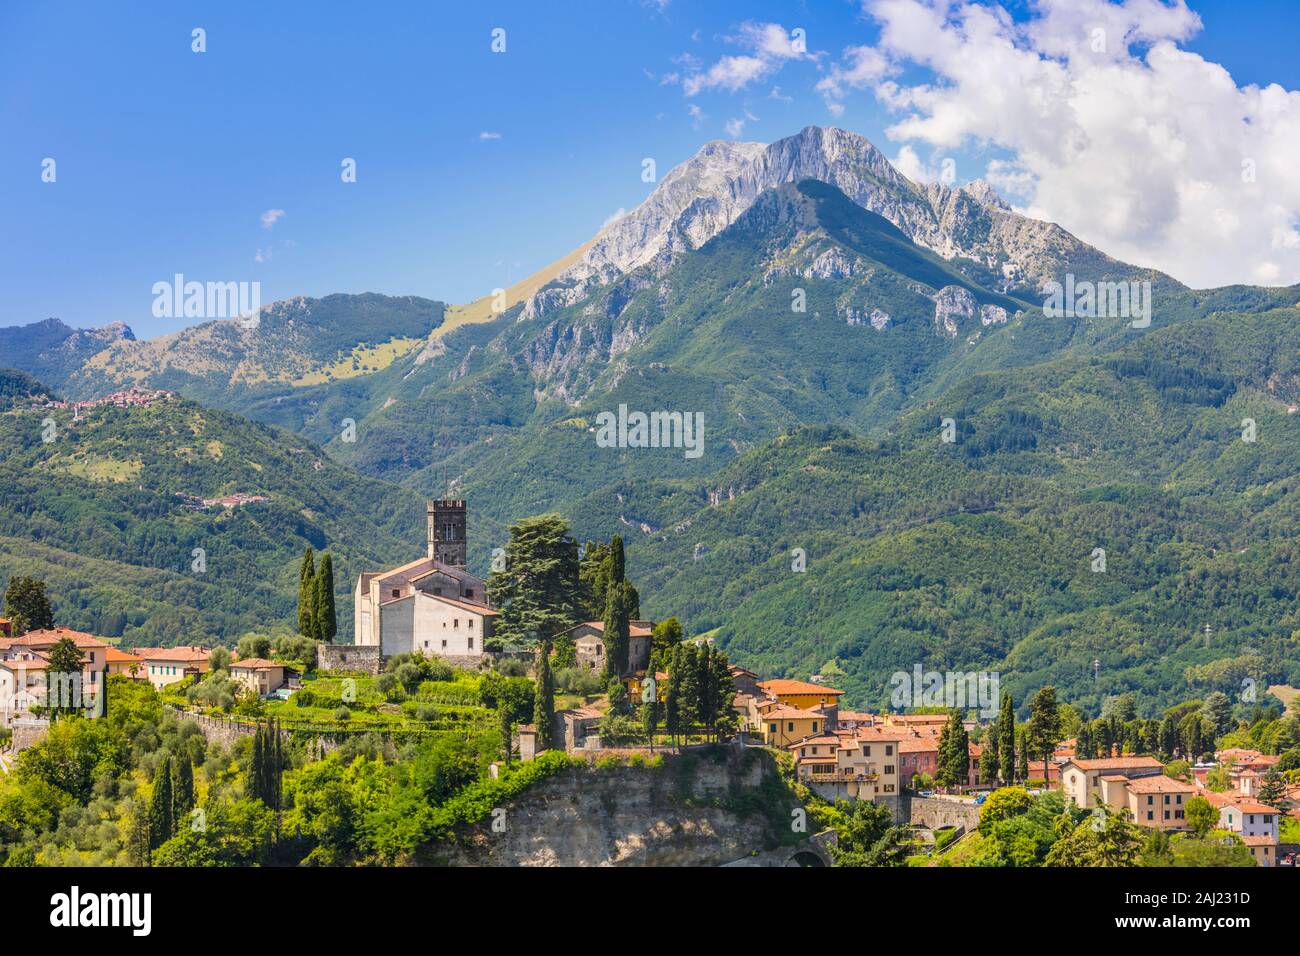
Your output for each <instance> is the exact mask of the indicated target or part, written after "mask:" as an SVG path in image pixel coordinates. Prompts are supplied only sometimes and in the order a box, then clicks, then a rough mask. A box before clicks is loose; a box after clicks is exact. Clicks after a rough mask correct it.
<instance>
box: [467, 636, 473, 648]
mask: <svg viewBox="0 0 1300 956" xmlns="http://www.w3.org/2000/svg"><path fill="white" fill-rule="evenodd" d="M467 646H468V647H469V649H470V650H471V651H472V650H474V638H472V637H471V638H470V639H469V644H468V645H467Z"/></svg>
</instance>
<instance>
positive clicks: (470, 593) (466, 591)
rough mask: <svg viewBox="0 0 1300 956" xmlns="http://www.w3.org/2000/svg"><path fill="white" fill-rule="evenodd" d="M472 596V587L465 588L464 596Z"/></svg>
mask: <svg viewBox="0 0 1300 956" xmlns="http://www.w3.org/2000/svg"><path fill="white" fill-rule="evenodd" d="M473 596H474V589H473V588H466V589H465V597H467V598H472V597H473Z"/></svg>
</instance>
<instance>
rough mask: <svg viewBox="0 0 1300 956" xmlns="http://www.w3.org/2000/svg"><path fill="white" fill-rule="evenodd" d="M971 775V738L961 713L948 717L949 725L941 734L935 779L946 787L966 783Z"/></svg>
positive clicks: (957, 712) (946, 725)
mask: <svg viewBox="0 0 1300 956" xmlns="http://www.w3.org/2000/svg"><path fill="white" fill-rule="evenodd" d="M969 774H970V737H969V735H968V734H967V733H966V727H965V725H964V724H963V723H962V719H961V711H958V710H954V711H952V713H951V714H949V715H948V723H946V724H945V725H944V727H943V730H942V731H940V733H939V761H938V766H937V767H936V768H935V775H934V778H935V779H936V780H937V781H939V783H940V785H942V786H945V787H952V786H960V785H963V784H965V783H966V781H967V779H968V778H969Z"/></svg>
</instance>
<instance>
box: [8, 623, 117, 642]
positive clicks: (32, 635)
mask: <svg viewBox="0 0 1300 956" xmlns="http://www.w3.org/2000/svg"><path fill="white" fill-rule="evenodd" d="M64 638H69V639H70V640H71V641H72V642H73V643H74V644H76V645H77V646H78V647H108V645H107V644H106V643H104V642H103V641H101V640H100V639H99V638H97V637H95V636H94V635H92V634H85V633H83V632H81V631H74V630H72V628H70V627H54V628H47V629H42V630H39V631H28V632H27V633H26V634H24V635H23V636H22V637H15V638H13V640H12V641H10V644H11V645H12V646H15V647H19V646H21V647H40V646H43V645H47V644H57V643H58V642H59V641H61V640H63V639H64Z"/></svg>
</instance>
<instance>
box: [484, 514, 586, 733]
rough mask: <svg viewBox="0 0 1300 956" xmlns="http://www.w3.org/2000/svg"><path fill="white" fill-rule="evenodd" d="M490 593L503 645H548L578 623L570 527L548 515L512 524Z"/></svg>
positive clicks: (491, 579)
mask: <svg viewBox="0 0 1300 956" xmlns="http://www.w3.org/2000/svg"><path fill="white" fill-rule="evenodd" d="M488 593H489V594H490V595H491V597H492V604H493V606H495V607H496V608H498V609H499V610H500V612H501V616H500V618H499V619H498V620H497V624H496V627H495V631H496V637H497V638H498V639H499V640H501V641H518V642H530V641H533V640H534V639H543V640H546V641H548V642H549V641H550V640H551V639H552V638H553V637H554V636H555V635H556V634H559V633H560V632H561V631H567V630H569V629H570V628H572V627H573V626H574V625H575V624H577V623H579V617H580V615H581V613H582V607H581V605H580V604H579V602H578V597H579V593H580V589H579V584H578V545H577V542H575V541H574V540H573V538H572V536H571V535H570V534H569V525H568V523H567V522H566V521H565V520H564V519H563V518H562V517H560V516H559V515H556V514H546V515H539V516H536V517H532V518H525V519H524V520H522V521H520V522H518V523H517V524H514V525H511V526H510V540H509V541H508V542H507V544H506V564H505V569H504V570H502V571H493V572H492V574H491V575H490V576H489V577H488ZM538 732H539V733H540V732H541V730H540V728H539V729H538Z"/></svg>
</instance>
